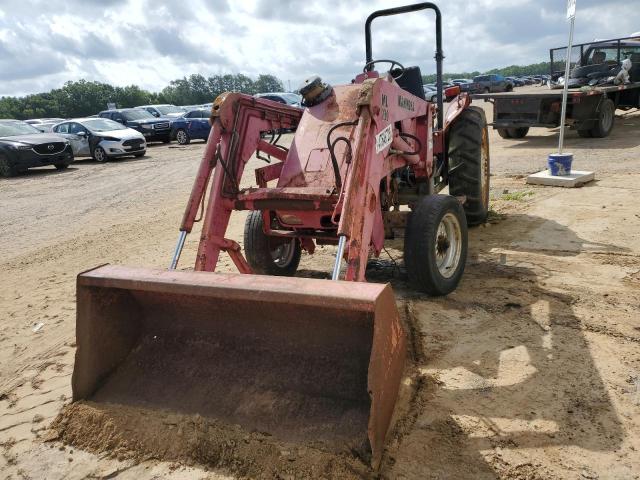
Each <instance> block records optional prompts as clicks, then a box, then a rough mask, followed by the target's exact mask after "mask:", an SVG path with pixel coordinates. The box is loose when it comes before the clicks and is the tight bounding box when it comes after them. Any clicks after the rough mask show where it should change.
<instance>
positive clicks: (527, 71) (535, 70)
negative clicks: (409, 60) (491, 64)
mask: <svg viewBox="0 0 640 480" xmlns="http://www.w3.org/2000/svg"><path fill="white" fill-rule="evenodd" d="M550 69H551V64H550V63H549V62H540V63H533V64H531V65H510V66H508V67H503V68H494V69H492V70H489V71H487V72H478V71H475V72H462V73H445V74H444V75H443V78H444V79H445V80H453V79H454V78H473V77H477V76H478V75H487V74H491V73H495V74H498V75H503V76H505V77H520V76H522V75H545V74H548V73H549V72H550ZM422 82H423V83H435V82H436V74H435V73H434V74H432V75H423V76H422Z"/></svg>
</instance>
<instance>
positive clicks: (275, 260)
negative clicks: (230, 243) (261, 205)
mask: <svg viewBox="0 0 640 480" xmlns="http://www.w3.org/2000/svg"><path fill="white" fill-rule="evenodd" d="M244 253H245V255H246V256H247V262H248V263H249V266H250V267H251V269H252V270H253V271H254V273H257V274H259V275H279V276H292V275H293V274H295V273H296V270H297V269H298V264H299V263H300V256H301V255H302V248H301V246H300V242H299V241H298V239H297V238H292V239H286V238H278V237H269V236H267V235H265V233H264V230H263V227H262V212H261V211H259V210H254V211H252V212H250V213H249V215H248V216H247V220H246V221H245V224H244Z"/></svg>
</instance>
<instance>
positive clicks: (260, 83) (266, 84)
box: [254, 75, 284, 93]
mask: <svg viewBox="0 0 640 480" xmlns="http://www.w3.org/2000/svg"><path fill="white" fill-rule="evenodd" d="M254 88H255V92H256V93H269V92H281V91H283V90H284V86H283V85H282V82H281V81H280V80H279V79H277V78H276V77H274V76H273V75H259V76H258V79H257V80H256V81H255V83H254Z"/></svg>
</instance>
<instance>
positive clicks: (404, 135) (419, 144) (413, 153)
mask: <svg viewBox="0 0 640 480" xmlns="http://www.w3.org/2000/svg"><path fill="white" fill-rule="evenodd" d="M398 135H399V136H400V137H401V138H402V137H409V138H410V139H412V140H413V141H414V142H416V144H417V145H418V148H417V149H416V151H415V152H402V153H403V154H404V155H418V154H419V153H420V151H421V150H422V142H421V141H420V139H419V138H418V137H416V136H415V135H411V134H410V133H404V132H400V133H399V134H398Z"/></svg>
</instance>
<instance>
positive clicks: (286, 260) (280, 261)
mask: <svg viewBox="0 0 640 480" xmlns="http://www.w3.org/2000/svg"><path fill="white" fill-rule="evenodd" d="M294 242H295V240H291V241H290V242H288V243H281V244H280V245H278V246H277V247H275V248H274V249H273V250H271V258H272V259H273V263H275V264H276V265H277V266H278V267H280V268H285V267H286V266H288V265H289V264H290V263H291V261H292V260H293V257H294V255H295V250H296V249H295V244H294Z"/></svg>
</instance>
